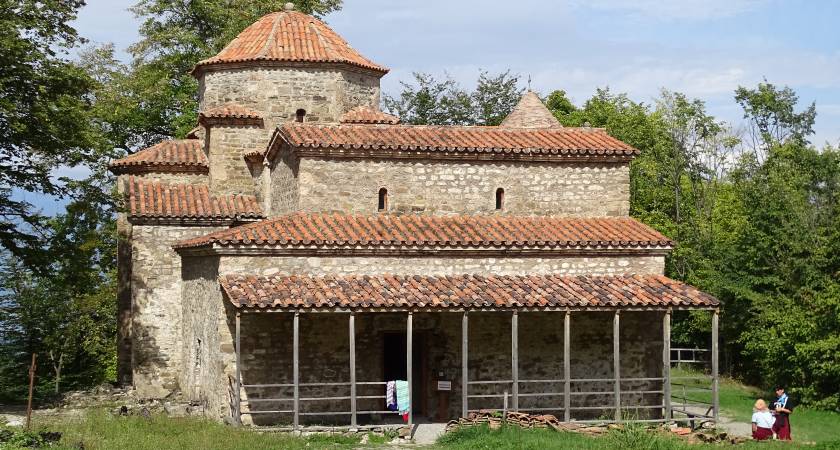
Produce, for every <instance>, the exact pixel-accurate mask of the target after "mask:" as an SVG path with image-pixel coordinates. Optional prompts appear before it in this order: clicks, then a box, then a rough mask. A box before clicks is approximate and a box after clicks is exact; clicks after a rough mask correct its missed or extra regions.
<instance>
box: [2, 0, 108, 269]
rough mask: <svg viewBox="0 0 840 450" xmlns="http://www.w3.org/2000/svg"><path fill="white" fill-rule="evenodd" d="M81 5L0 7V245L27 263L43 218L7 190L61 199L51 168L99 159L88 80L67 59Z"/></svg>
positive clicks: (48, 2)
mask: <svg viewBox="0 0 840 450" xmlns="http://www.w3.org/2000/svg"><path fill="white" fill-rule="evenodd" d="M82 5H84V2H83V1H82V0H3V1H2V2H0V92H2V94H0V247H3V248H5V249H7V250H9V251H10V252H12V253H13V254H14V255H15V256H17V257H19V258H22V259H23V261H25V262H27V263H29V264H30V265H31V264H34V262H35V260H36V259H37V256H38V253H37V252H36V251H34V250H35V249H37V248H38V247H39V230H40V229H41V227H42V226H43V223H42V218H41V217H40V216H39V215H37V214H35V213H34V212H33V211H32V205H30V204H28V203H27V202H25V201H22V200H16V199H14V191H13V190H14V189H19V190H22V191H26V192H38V193H43V194H48V195H56V196H63V195H66V194H67V193H68V189H67V186H66V185H65V183H64V182H63V181H66V180H63V179H62V178H61V177H58V178H57V179H56V177H54V176H53V175H54V171H55V170H56V169H57V168H58V167H59V166H61V165H65V166H75V165H78V164H82V163H86V162H87V163H90V162H93V161H95V160H96V159H97V158H98V153H97V150H99V149H101V148H102V146H101V142H100V141H99V140H98V135H97V133H96V132H95V129H93V128H92V127H91V125H90V120H89V116H88V113H87V109H88V108H89V106H90V100H91V99H90V97H89V94H90V90H91V86H92V80H91V78H90V77H89V76H88V75H87V74H86V73H85V71H84V70H83V69H82V68H81V67H79V66H78V65H77V64H74V63H72V62H70V61H69V60H68V59H67V54H68V50H69V49H71V48H73V47H75V46H76V45H77V44H78V43H80V42H81V39H80V37H79V36H78V34H77V32H76V30H75V29H73V27H72V26H70V25H69V23H70V22H72V21H73V20H74V19H75V18H76V14H77V12H78V10H79V8H80V7H81V6H82Z"/></svg>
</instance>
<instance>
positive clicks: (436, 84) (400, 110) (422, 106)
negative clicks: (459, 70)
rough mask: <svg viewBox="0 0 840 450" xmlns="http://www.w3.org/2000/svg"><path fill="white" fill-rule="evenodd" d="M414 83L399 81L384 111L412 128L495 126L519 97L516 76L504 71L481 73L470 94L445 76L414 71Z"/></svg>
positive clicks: (520, 94) (385, 99)
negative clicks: (400, 86) (397, 88)
mask: <svg viewBox="0 0 840 450" xmlns="http://www.w3.org/2000/svg"><path fill="white" fill-rule="evenodd" d="M413 77H414V80H413V81H414V82H413V83H406V82H400V84H401V85H402V91H401V92H400V94H399V96H397V97H393V96H390V95H387V94H386V95H385V96H384V98H383V104H384V106H385V110H387V111H388V112H390V113H391V114H394V115H396V116H398V117H399V118H400V119H401V120H402V121H403V122H404V123H409V124H413V125H489V126H492V125H498V124H500V123H501V122H502V120H504V118H505V117H507V115H508V114H510V112H511V111H512V110H513V108H514V107H515V106H516V103H517V102H518V101H519V99H520V97H521V96H522V89H520V88H518V87H517V83H518V81H519V77H517V76H515V75H511V73H510V71H505V72H502V73H499V74H496V75H490V74H489V73H488V72H485V71H481V72H480V73H479V76H478V83H477V86H476V89H475V90H474V91H473V92H467V91H466V90H465V89H464V88H463V87H461V86H460V85H459V84H458V83H457V82H456V81H455V80H453V79H452V78H450V77H449V76H447V77H446V78H444V79H443V80H438V79H436V78H435V77H434V76H432V75H430V74H426V73H421V72H415V73H414V74H413Z"/></svg>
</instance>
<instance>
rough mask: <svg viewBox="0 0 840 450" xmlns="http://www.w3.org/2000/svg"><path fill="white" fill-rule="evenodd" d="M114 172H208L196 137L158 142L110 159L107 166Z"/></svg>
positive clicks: (205, 158) (201, 148) (199, 142)
mask: <svg viewBox="0 0 840 450" xmlns="http://www.w3.org/2000/svg"><path fill="white" fill-rule="evenodd" d="M108 167H109V168H110V169H111V172H114V173H116V174H121V173H129V172H138V173H142V172H197V173H208V171H209V168H208V166H207V157H205V156H204V149H203V143H202V141H201V140H198V139H179V140H170V141H163V142H159V143H157V144H155V145H153V146H151V147H149V148H147V149H144V150H140V151H139V152H137V153H135V154H133V155H129V156H126V157H125V158H121V159H117V160H115V161H112V162H111V164H110V165H109V166H108Z"/></svg>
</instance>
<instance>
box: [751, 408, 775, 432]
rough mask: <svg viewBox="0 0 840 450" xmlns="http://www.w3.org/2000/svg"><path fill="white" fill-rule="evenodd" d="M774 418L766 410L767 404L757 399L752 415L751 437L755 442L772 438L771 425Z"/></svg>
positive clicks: (768, 410)
mask: <svg viewBox="0 0 840 450" xmlns="http://www.w3.org/2000/svg"><path fill="white" fill-rule="evenodd" d="M775 422H776V418H775V417H773V414H772V413H771V412H770V409H768V408H767V403H766V402H765V401H764V400H762V399H758V400H756V401H755V409H754V410H753V415H752V436H753V439H755V440H756V441H764V440H767V439H772V438H773V424H774V423H775Z"/></svg>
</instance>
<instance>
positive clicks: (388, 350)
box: [382, 331, 428, 417]
mask: <svg viewBox="0 0 840 450" xmlns="http://www.w3.org/2000/svg"><path fill="white" fill-rule="evenodd" d="M382 338H383V343H384V345H383V352H382V361H383V368H384V378H383V380H385V381H391V380H405V379H407V377H406V367H405V357H406V340H405V332H404V331H397V332H388V333H384V334H383V336H382ZM425 342H426V337H425V335H424V334H423V333H414V335H413V336H412V355H411V356H412V358H411V359H412V363H411V372H412V373H411V375H412V378H411V384H412V389H411V390H412V391H413V394H414V398H412V399H411V407H412V409H413V410H414V416H415V417H417V416H422V415H425V414H426V386H427V382H426V381H427V380H426V378H427V372H428V371H427V369H426V345H425Z"/></svg>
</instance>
